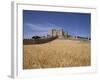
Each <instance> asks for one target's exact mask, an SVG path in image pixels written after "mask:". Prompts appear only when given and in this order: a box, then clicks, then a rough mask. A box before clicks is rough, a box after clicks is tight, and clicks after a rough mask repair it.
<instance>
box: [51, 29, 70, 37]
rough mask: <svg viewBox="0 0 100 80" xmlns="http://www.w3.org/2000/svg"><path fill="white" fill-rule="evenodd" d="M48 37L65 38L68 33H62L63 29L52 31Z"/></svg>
mask: <svg viewBox="0 0 100 80" xmlns="http://www.w3.org/2000/svg"><path fill="white" fill-rule="evenodd" d="M50 36H52V37H58V38H67V37H68V32H64V30H63V29H52V30H51V32H50Z"/></svg>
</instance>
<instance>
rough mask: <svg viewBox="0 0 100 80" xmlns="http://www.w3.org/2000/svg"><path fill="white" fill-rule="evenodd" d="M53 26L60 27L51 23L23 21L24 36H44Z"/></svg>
mask: <svg viewBox="0 0 100 80" xmlns="http://www.w3.org/2000/svg"><path fill="white" fill-rule="evenodd" d="M53 28H60V27H58V26H56V25H54V24H51V23H42V24H36V23H35V24H33V23H25V24H24V38H31V37H32V36H35V35H38V36H46V35H47V34H49V32H50V30H51V29H53Z"/></svg>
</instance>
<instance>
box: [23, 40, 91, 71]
mask: <svg viewBox="0 0 100 80" xmlns="http://www.w3.org/2000/svg"><path fill="white" fill-rule="evenodd" d="M90 47H91V45H90V42H82V41H74V40H58V39H56V40H54V41H52V42H49V43H45V44H38V45H34V44H32V45H24V46H23V69H36V68H56V67H79V66H90V65H91V54H90V53H91V52H90V51H91V50H90Z"/></svg>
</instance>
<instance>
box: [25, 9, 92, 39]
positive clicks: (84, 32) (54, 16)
mask: <svg viewBox="0 0 100 80" xmlns="http://www.w3.org/2000/svg"><path fill="white" fill-rule="evenodd" d="M53 28H58V29H59V28H63V30H64V31H65V32H68V33H69V34H70V35H73V36H75V35H76V36H82V37H90V36H91V14H89V13H71V12H51V11H33V10H23V36H24V38H31V37H32V36H34V35H38V36H43V35H47V34H49V32H50V30H51V29H53Z"/></svg>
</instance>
